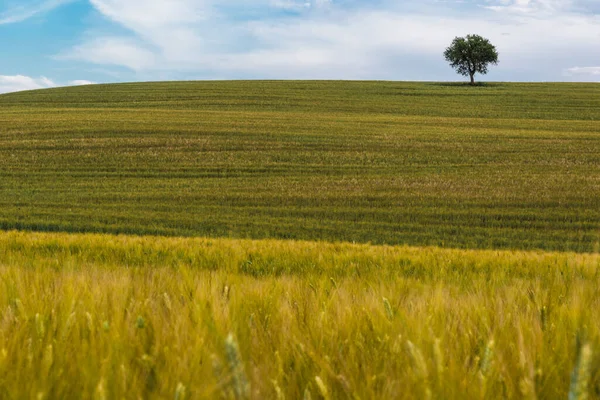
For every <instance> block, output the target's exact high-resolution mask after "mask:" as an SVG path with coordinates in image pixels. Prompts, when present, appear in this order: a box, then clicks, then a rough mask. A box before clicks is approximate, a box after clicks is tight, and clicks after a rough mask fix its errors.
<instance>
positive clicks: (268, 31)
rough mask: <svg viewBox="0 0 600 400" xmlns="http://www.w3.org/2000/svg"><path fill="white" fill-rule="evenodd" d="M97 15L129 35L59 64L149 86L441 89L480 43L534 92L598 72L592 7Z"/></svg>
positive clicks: (182, 10) (549, 2)
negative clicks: (317, 83) (458, 52)
mask: <svg viewBox="0 0 600 400" xmlns="http://www.w3.org/2000/svg"><path fill="white" fill-rule="evenodd" d="M90 3H91V4H92V5H93V6H94V7H95V9H96V10H97V12H98V13H99V14H100V15H102V16H104V18H106V19H107V20H110V21H112V22H113V23H115V24H118V25H119V26H120V27H121V28H124V29H125V30H126V31H128V32H129V34H122V33H121V35H120V36H118V37H115V36H102V35H100V36H98V35H97V34H96V35H92V34H91V33H90V34H89V35H88V36H90V37H91V36H94V37H93V38H92V39H89V40H84V41H83V42H82V43H81V44H79V45H78V46H75V47H73V48H72V49H70V50H69V51H67V52H65V53H63V54H62V58H67V59H71V60H79V61H84V62H89V63H93V64H99V65H111V66H119V67H123V68H127V69H129V70H131V71H134V72H135V73H136V74H144V77H148V76H153V75H160V74H162V73H165V71H167V72H169V73H178V74H182V76H189V74H194V76H196V77H200V78H213V77H227V78H343V79H408V80H423V79H439V78H440V77H451V76H454V75H453V73H452V71H451V70H450V69H449V68H448V66H447V65H446V63H445V62H444V61H443V58H442V57H441V54H442V53H443V50H444V48H445V47H446V46H447V45H448V44H449V42H450V41H451V39H452V38H453V37H454V36H462V35H465V34H468V33H478V34H481V35H483V36H485V37H487V38H489V39H490V40H491V41H492V43H494V44H495V45H496V46H497V47H498V50H499V52H500V66H499V67H497V68H494V69H493V70H492V73H494V74H496V75H495V76H497V77H499V78H500V79H502V78H504V79H507V78H505V77H511V76H514V74H518V75H519V76H522V77H530V78H529V80H537V79H549V77H551V76H556V77H560V76H561V74H562V73H563V71H565V70H566V69H568V68H569V67H570V66H572V65H573V64H574V63H578V64H580V65H586V64H588V65H589V63H592V62H595V61H593V59H592V58H593V56H590V54H591V52H590V49H594V48H596V49H597V48H600V16H599V15H596V14H595V13H593V12H590V10H591V9H592V8H591V7H594V4H595V3H594V1H591V0H481V1H480V2H476V3H475V6H473V2H471V3H469V4H470V6H471V8H469V10H468V12H459V11H458V9H457V7H459V6H458V5H457V3H456V2H449V3H444V4H443V5H440V4H441V3H439V2H433V1H426V0H425V1H423V2H420V3H418V5H414V3H413V5H412V6H411V7H408V6H407V4H408V3H407V2H402V4H401V5H399V4H400V3H398V2H392V1H389V0H378V1H374V2H372V3H365V2H358V1H354V0H345V1H342V0H339V1H329V0H312V1H302V0H299V1H296V0H255V1H254V2H252V3H251V5H249V3H248V2H246V1H242V0H222V1H216V0H90ZM420 7H421V8H420ZM432 7H433V8H432ZM140 10H144V12H140ZM592 65H593V64H592ZM540 70H542V71H543V72H539V71H540ZM511 74H512V75H511ZM572 76H573V77H574V78H576V75H572ZM525 79H527V78H525Z"/></svg>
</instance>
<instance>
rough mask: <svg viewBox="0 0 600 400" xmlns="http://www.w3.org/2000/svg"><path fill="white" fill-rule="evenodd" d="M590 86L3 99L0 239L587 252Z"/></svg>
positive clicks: (597, 131)
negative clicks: (114, 237) (38, 236)
mask: <svg viewBox="0 0 600 400" xmlns="http://www.w3.org/2000/svg"><path fill="white" fill-rule="evenodd" d="M598 120H600V86H594V85H583V84H501V83H497V84H489V85H488V86H483V87H476V88H470V87H465V86H460V85H452V84H435V83H391V82H389V83H385V82H198V83H154V84H127V85H99V86H88V87H80V88H68V89H53V90H47V91H34V92H23V93H16V94H10V95H4V96H0V124H1V128H0V175H1V176H2V180H1V181H0V227H2V228H3V229H25V230H38V231H68V232H105V233H129V234H137V235H143V234H153V235H169V236H209V237H231V238H282V239H301V240H326V241H350V242H352V241H354V242H371V243H374V244H409V245H439V246H445V247H455V248H457V247H458V248H483V249H486V248H488V249H489V248H505V249H513V248H514V249H545V250H562V251H577V252H590V251H594V250H597V249H598V243H599V242H600V195H599V194H600V145H599V140H600V125H599V123H598Z"/></svg>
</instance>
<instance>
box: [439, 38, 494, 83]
mask: <svg viewBox="0 0 600 400" xmlns="http://www.w3.org/2000/svg"><path fill="white" fill-rule="evenodd" d="M444 57H445V58H446V61H448V62H449V63H450V65H451V66H452V68H454V69H455V70H456V72H458V73H459V74H461V75H464V76H469V77H470V78H471V85H474V84H475V74H476V73H480V74H483V75H485V74H487V72H488V65H489V64H493V65H497V64H498V52H497V51H496V47H494V45H492V44H491V43H490V41H489V40H487V39H486V38H483V37H481V36H479V35H467V36H466V37H456V38H454V40H453V41H452V44H451V45H450V47H448V48H447V49H446V51H445V52H444Z"/></svg>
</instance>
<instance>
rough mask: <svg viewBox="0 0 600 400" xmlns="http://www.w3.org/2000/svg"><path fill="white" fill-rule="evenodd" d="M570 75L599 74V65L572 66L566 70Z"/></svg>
mask: <svg viewBox="0 0 600 400" xmlns="http://www.w3.org/2000/svg"><path fill="white" fill-rule="evenodd" d="M567 73H569V74H572V75H591V76H600V67H573V68H569V69H568V70H567Z"/></svg>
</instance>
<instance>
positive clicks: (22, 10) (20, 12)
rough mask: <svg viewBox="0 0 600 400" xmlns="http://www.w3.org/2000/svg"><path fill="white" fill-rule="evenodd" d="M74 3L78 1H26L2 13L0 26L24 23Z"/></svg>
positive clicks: (0, 14)
mask: <svg viewBox="0 0 600 400" xmlns="http://www.w3.org/2000/svg"><path fill="white" fill-rule="evenodd" d="M73 1H76V0H46V1H35V2H27V1H24V3H25V4H21V5H20V6H18V7H14V8H11V9H8V10H6V11H3V12H0V25H5V24H14V23H17V22H22V21H25V20H27V19H29V18H31V17H34V16H36V15H38V14H42V13H45V12H49V11H51V10H53V9H55V8H58V7H60V6H62V5H65V4H68V3H72V2H73Z"/></svg>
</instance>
